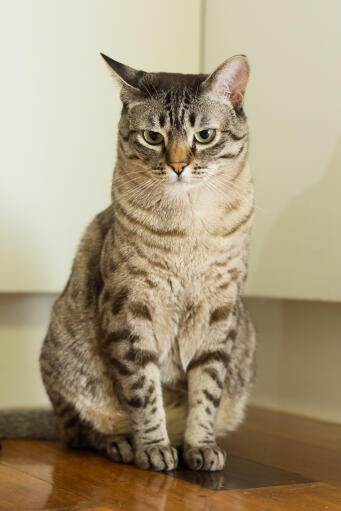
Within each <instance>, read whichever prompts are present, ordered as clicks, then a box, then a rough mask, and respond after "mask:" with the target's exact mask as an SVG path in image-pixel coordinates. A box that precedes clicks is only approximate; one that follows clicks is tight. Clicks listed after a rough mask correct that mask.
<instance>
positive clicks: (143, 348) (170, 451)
mask: <svg viewBox="0 0 341 511" xmlns="http://www.w3.org/2000/svg"><path fill="white" fill-rule="evenodd" d="M102 348H103V352H104V354H105V356H106V358H107V360H108V363H109V364H110V366H111V368H112V371H113V374H114V377H115V381H116V383H117V389H118V392H119V398H120V400H121V401H122V403H123V405H124V406H125V408H126V409H127V411H128V414H129V417H130V420H131V425H132V431H133V441H134V447H135V463H136V465H137V466H138V467H140V468H143V469H151V470H160V471H161V470H166V471H168V470H173V469H174V468H176V466H177V463H178V458H177V451H176V449H174V448H173V447H172V446H171V445H170V441H169V437H168V433H167V429H166V417H165V411H164V408H163V401H162V390H161V381H160V372H159V368H158V355H157V353H156V351H155V348H154V346H153V342H152V341H151V340H150V341H149V339H148V336H146V334H145V335H140V334H139V335H137V334H136V333H132V331H131V330H130V329H129V328H124V327H122V328H120V329H117V330H113V331H111V332H110V333H109V334H107V335H106V336H105V338H104V340H103V345H102Z"/></svg>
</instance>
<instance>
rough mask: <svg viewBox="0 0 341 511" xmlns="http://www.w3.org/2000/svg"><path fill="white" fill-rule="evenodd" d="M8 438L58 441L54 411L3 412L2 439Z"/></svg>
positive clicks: (0, 422)
mask: <svg viewBox="0 0 341 511" xmlns="http://www.w3.org/2000/svg"><path fill="white" fill-rule="evenodd" d="M6 438H30V439H34V440H56V439H57V438H58V432H57V428H56V426H55V423H54V416H53V411H52V409H51V410H48V409H46V410H44V409H39V410H38V409H36V410H34V409H32V410H31V409H28V410H25V409H23V410H1V411H0V439H1V440H4V439H6Z"/></svg>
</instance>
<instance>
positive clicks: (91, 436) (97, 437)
mask: <svg viewBox="0 0 341 511" xmlns="http://www.w3.org/2000/svg"><path fill="white" fill-rule="evenodd" d="M50 397H51V401H52V403H53V405H54V409H55V415H56V424H57V427H58V430H59V433H60V436H61V439H62V441H63V443H64V444H65V445H67V446H68V447H71V448H75V449H89V450H93V451H96V452H98V453H99V454H101V455H103V456H105V457H107V458H110V459H111V460H113V461H116V462H118V463H133V461H134V449H133V445H132V442H131V439H130V437H129V436H128V435H119V434H107V433H103V432H100V431H98V430H96V428H95V427H94V426H93V425H92V424H91V423H90V422H88V421H86V420H84V419H83V418H81V417H80V416H79V414H78V412H77V410H76V409H75V407H74V406H73V405H72V404H71V403H68V402H66V401H65V400H64V399H63V398H62V397H61V396H60V395H58V396H57V395H54V396H50Z"/></svg>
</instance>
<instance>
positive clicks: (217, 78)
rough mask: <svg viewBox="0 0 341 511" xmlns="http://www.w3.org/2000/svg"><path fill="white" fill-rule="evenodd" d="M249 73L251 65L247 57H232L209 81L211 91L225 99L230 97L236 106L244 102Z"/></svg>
mask: <svg viewBox="0 0 341 511" xmlns="http://www.w3.org/2000/svg"><path fill="white" fill-rule="evenodd" d="M249 71H250V68H249V64H248V61H247V59H246V58H245V57H242V56H239V55H238V56H236V57H232V58H231V59H229V60H227V61H225V62H224V63H223V64H221V65H220V66H219V67H218V69H216V70H215V71H214V72H213V73H212V75H211V76H210V77H209V78H208V79H207V82H208V85H209V89H210V90H211V92H213V93H215V94H218V95H224V96H225V97H226V96H227V95H228V97H229V100H230V101H231V103H232V104H233V105H234V106H236V105H238V104H240V103H241V102H242V100H243V94H244V92H245V89H246V85H247V82H248V79H249ZM228 93H229V94H228Z"/></svg>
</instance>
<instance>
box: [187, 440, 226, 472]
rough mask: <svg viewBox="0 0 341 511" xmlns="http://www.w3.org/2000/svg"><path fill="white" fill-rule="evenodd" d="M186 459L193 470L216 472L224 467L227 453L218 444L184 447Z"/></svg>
mask: <svg viewBox="0 0 341 511" xmlns="http://www.w3.org/2000/svg"><path fill="white" fill-rule="evenodd" d="M184 460H185V463H186V465H187V466H188V468H190V469H192V470H208V471H210V472H214V471H217V470H222V469H223V468H224V465H225V460H226V453H225V451H223V449H221V448H220V447H218V446H217V445H206V446H203V447H187V448H185V449H184Z"/></svg>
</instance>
